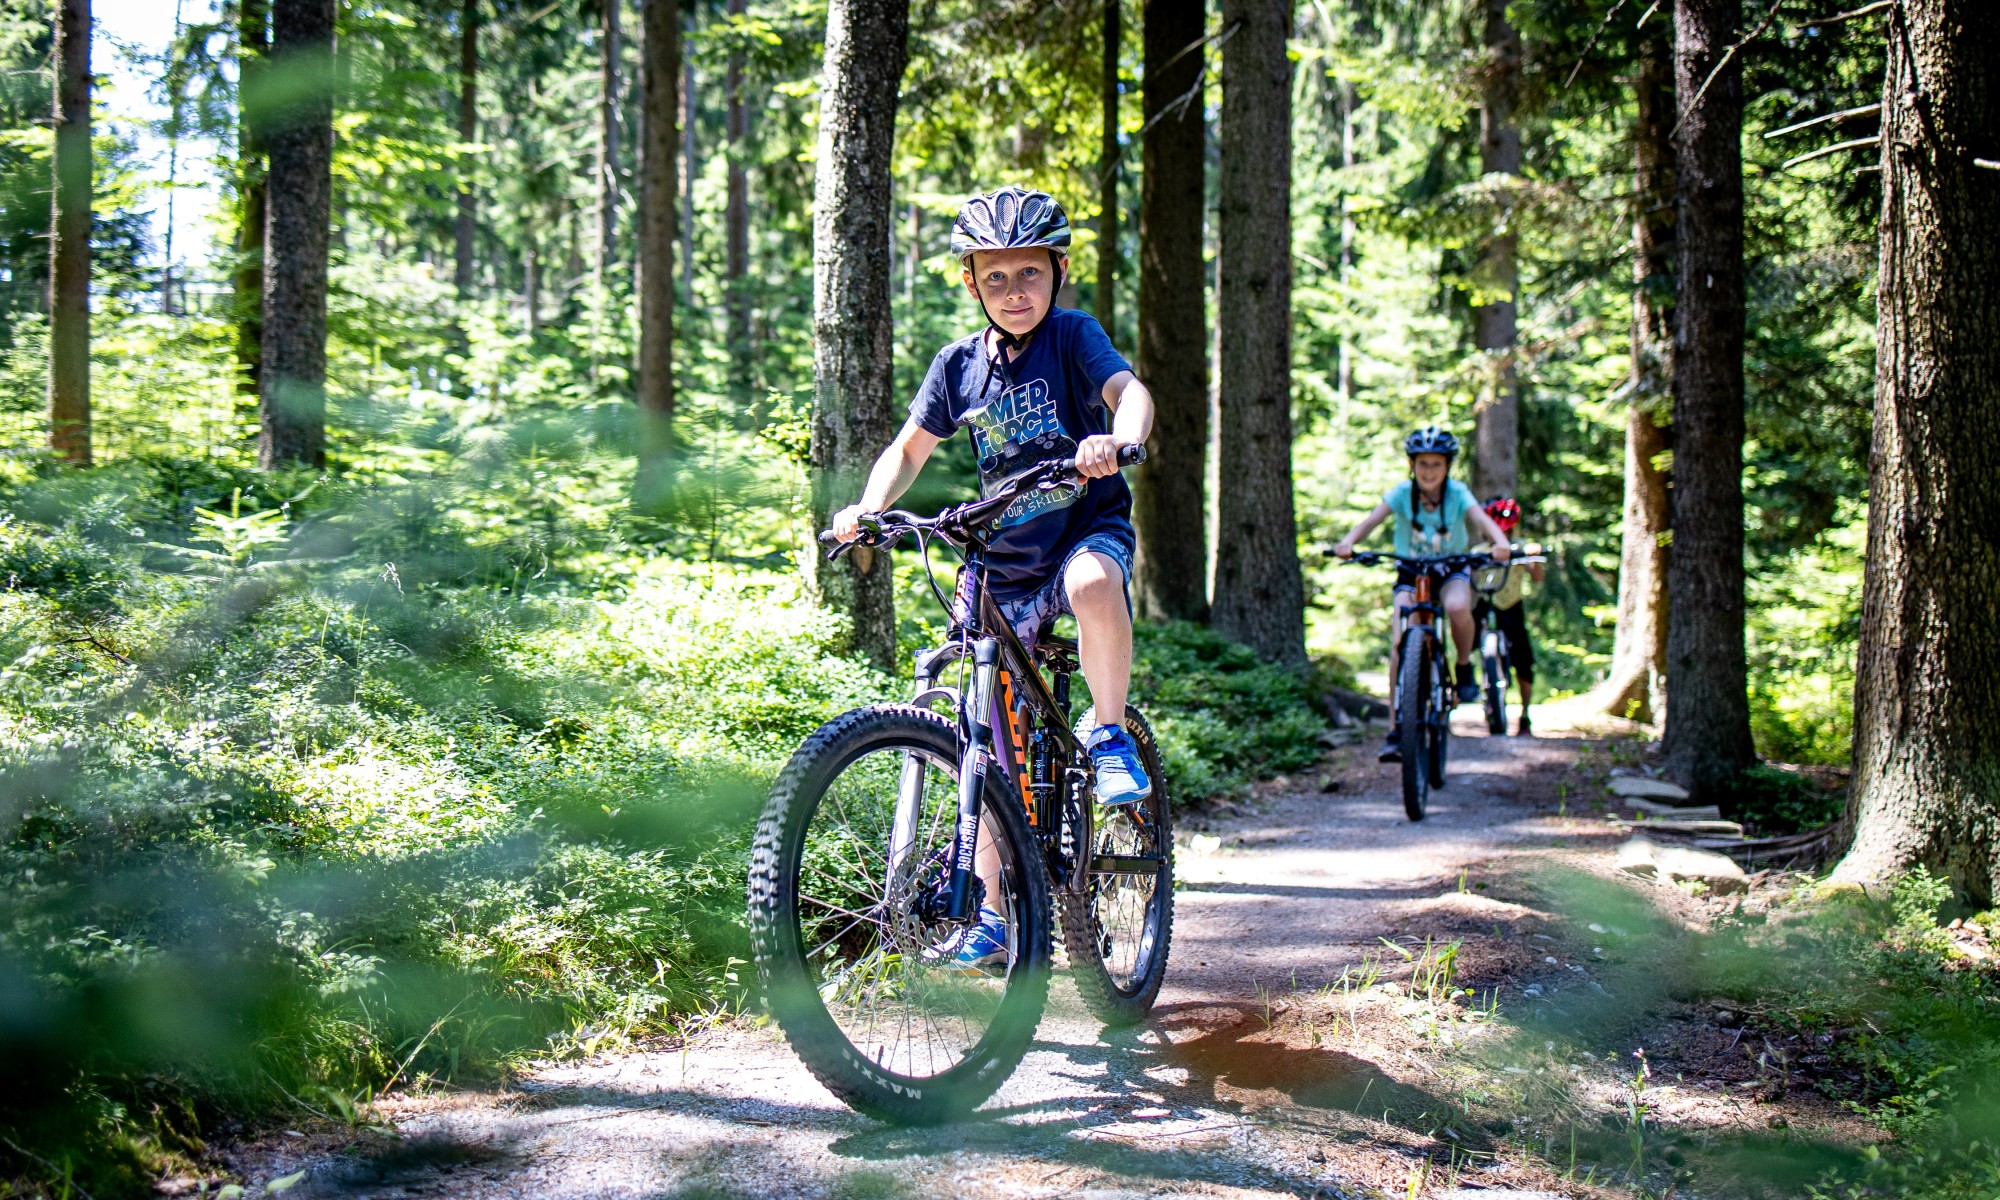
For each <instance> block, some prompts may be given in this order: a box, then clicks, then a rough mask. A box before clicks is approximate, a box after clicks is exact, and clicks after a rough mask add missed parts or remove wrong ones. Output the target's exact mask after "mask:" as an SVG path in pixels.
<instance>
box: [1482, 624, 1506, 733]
mask: <svg viewBox="0 0 2000 1200" xmlns="http://www.w3.org/2000/svg"><path fill="white" fill-rule="evenodd" d="M1479 664H1480V666H1481V668H1483V671H1484V674H1485V677H1486V687H1485V689H1484V690H1485V693H1486V732H1488V733H1490V734H1492V735H1493V736H1494V737H1499V736H1501V735H1502V734H1504V733H1506V732H1507V677H1506V675H1505V674H1503V673H1502V672H1501V669H1500V633H1499V631H1498V630H1494V629H1489V630H1487V631H1486V635H1485V636H1484V637H1483V638H1481V639H1480V652H1479Z"/></svg>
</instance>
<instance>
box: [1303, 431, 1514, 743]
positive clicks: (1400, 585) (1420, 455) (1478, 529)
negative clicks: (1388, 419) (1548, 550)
mask: <svg viewBox="0 0 2000 1200" xmlns="http://www.w3.org/2000/svg"><path fill="white" fill-rule="evenodd" d="M1403 452H1404V453H1405V454H1406V455H1408V457H1409V460H1410V477H1409V478H1408V479H1406V480H1404V481H1403V482H1402V483H1399V484H1397V485H1396V486H1395V487H1393V488H1390V489H1389V491H1388V492H1387V493H1386V494H1384V495H1383V497H1382V502H1381V503H1380V504H1377V505H1376V506H1375V507H1374V508H1373V509H1372V510H1371V511H1370V512H1369V513H1368V515H1367V516H1365V517H1363V518H1361V521H1360V523H1359V524H1357V525H1355V527H1354V528H1353V529H1350V530H1348V532H1347V536H1346V537H1343V538H1341V539H1340V542H1339V543H1338V544H1337V545H1335V546H1334V548H1333V553H1334V556H1335V557H1337V558H1352V557H1354V547H1355V544H1356V543H1357V542H1359V541H1361V540H1362V539H1363V538H1366V537H1367V536H1368V535H1369V534H1370V533H1373V532H1374V531H1375V527H1376V526H1378V525H1380V524H1381V523H1382V522H1383V521H1385V520H1387V519H1388V518H1389V517H1391V516H1394V517H1395V518H1396V553H1397V554H1398V555H1401V556H1403V557H1406V558H1415V557H1426V558H1427V557H1432V556H1440V555H1447V554H1464V553H1466V551H1467V550H1469V549H1470V548H1471V545H1472V535H1473V534H1474V533H1477V534H1478V535H1479V536H1480V537H1481V538H1483V539H1484V540H1486V541H1487V542H1489V543H1491V544H1492V546H1493V557H1494V558H1495V559H1496V560H1498V561H1500V562H1505V561H1507V557H1508V544H1507V535H1506V534H1504V533H1503V532H1501V530H1500V527H1499V526H1498V525H1496V524H1494V522H1493V518H1492V517H1490V516H1488V515H1487V514H1486V512H1485V510H1484V509H1482V508H1480V507H1479V502H1478V501H1477V500H1476V499H1474V498H1473V495H1472V489H1471V488H1468V487H1466V486H1465V485H1464V484H1463V483H1460V482H1459V481H1458V480H1456V479H1453V478H1451V477H1450V476H1451V464H1452V460H1453V459H1455V458H1457V457H1458V439H1457V438H1456V437H1454V436H1452V435H1451V434H1450V433H1449V432H1447V431H1445V430H1442V429H1439V428H1438V427H1437V426H1436V425H1426V426H1425V427H1424V428H1422V429H1419V430H1417V431H1416V432H1415V433H1412V434H1411V435H1410V436H1408V437H1406V438H1404V439H1403ZM1438 594H1439V601H1440V603H1441V604H1442V605H1443V607H1444V611H1445V614H1446V616H1447V617H1448V618H1449V619H1450V621H1451V644H1452V649H1453V650H1454V651H1455V652H1456V655H1457V671H1456V675H1455V679H1456V681H1457V685H1458V686H1457V696H1458V701H1459V703H1461V704H1470V703H1472V702H1474V701H1476V700H1478V699H1479V685H1478V683H1477V682H1476V681H1475V680H1474V678H1473V673H1472V651H1473V649H1474V647H1476V646H1477V645H1478V631H1477V628H1476V627H1475V626H1474V624H1473V620H1472V580H1471V577H1470V573H1469V571H1468V570H1467V569H1466V568H1463V567H1461V568H1459V569H1457V570H1454V571H1452V572H1450V573H1449V574H1448V575H1446V576H1445V577H1444V582H1443V586H1442V587H1441V588H1440V589H1439V592H1438ZM1415 596H1416V575H1415V573H1414V569H1413V568H1410V567H1399V568H1397V571H1396V591H1395V598H1396V618H1397V620H1396V626H1397V629H1398V630H1400V629H1401V628H1402V625H1403V621H1404V618H1405V617H1407V615H1408V610H1409V607H1410V605H1411V604H1413V603H1414V602H1415ZM1401 653H1402V651H1401V647H1400V645H1397V644H1395V643H1392V644H1391V645H1390V648H1389V678H1391V679H1394V678H1396V677H1397V670H1398V668H1399V667H1400V666H1401V663H1400V661H1399V660H1400V657H1401ZM1401 756H1402V730H1401V728H1400V727H1397V726H1391V727H1390V729H1389V737H1388V740H1387V741H1386V742H1384V743H1383V746H1382V753H1381V756H1380V757H1381V760H1382V761H1383V762H1396V761H1398V760H1399V759H1400V758H1401Z"/></svg>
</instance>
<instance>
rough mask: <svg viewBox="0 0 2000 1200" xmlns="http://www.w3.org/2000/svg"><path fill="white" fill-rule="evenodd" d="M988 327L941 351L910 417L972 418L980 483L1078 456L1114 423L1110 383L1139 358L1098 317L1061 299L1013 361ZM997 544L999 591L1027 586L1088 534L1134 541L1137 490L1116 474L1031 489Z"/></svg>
mask: <svg viewBox="0 0 2000 1200" xmlns="http://www.w3.org/2000/svg"><path fill="white" fill-rule="evenodd" d="M985 340H986V333H985V331H984V330H981V331H980V332H979V333H976V334H974V335H973V336H971V337H968V338H961V339H960V340H958V341H956V342H953V343H952V344H951V345H949V346H946V347H945V348H944V349H942V350H940V351H938V356H937V357H936V358H935V359H932V360H931V369H930V370H929V372H927V373H926V374H925V375H924V383H923V386H922V387H920V388H918V389H917V397H916V399H915V400H913V401H911V402H910V416H911V417H912V418H914V419H915V420H916V422H917V424H918V425H920V426H922V427H923V428H924V429H925V431H927V432H929V433H931V434H933V435H935V436H937V437H940V438H948V437H950V436H951V435H952V434H953V433H955V432H957V430H958V429H959V427H960V426H970V427H971V430H972V445H973V449H974V450H975V451H976V452H977V453H978V455H979V492H980V495H982V496H990V495H992V494H993V493H994V492H996V491H998V490H999V489H1000V488H1001V487H1002V486H1003V485H1005V484H1006V483H1007V481H1009V480H1011V479H1013V478H1015V477H1017V476H1018V475H1020V474H1021V473H1022V472H1023V471H1026V470H1029V469H1031V468H1033V467H1035V466H1037V465H1039V464H1041V463H1044V462H1047V461H1049V460H1050V459H1055V458H1075V457H1076V447H1077V443H1078V442H1081V441H1082V440H1083V439H1084V438H1086V437H1090V436H1092V435H1094V434H1100V433H1109V432H1111V412H1110V409H1108V408H1107V407H1105V404H1104V383H1105V381H1106V380H1108V379H1110V378H1111V377H1112V376H1113V375H1116V374H1117V373H1118V372H1120V371H1128V370H1130V369H1131V367H1130V366H1129V365H1128V364H1127V363H1126V361H1125V359H1124V358H1123V356H1121V355H1120V354H1119V353H1118V351H1117V350H1115V349H1114V348H1112V345H1111V339H1110V338H1108V337H1106V336H1105V334H1104V327H1103V326H1101V325H1099V324H1098V323H1097V318H1095V317H1092V316H1090V315H1089V314H1088V313H1082V312H1078V311H1076V310H1075V309H1068V308H1058V309H1056V310H1055V311H1053V312H1051V313H1050V314H1049V319H1048V320H1047V321H1046V322H1044V323H1043V325H1042V328H1041V329H1040V331H1039V332H1037V333H1036V334H1035V336H1034V340H1032V341H1030V342H1029V343H1028V348H1027V349H1026V350H1024V351H1022V352H1021V354H1020V356H1019V357H1017V358H1016V359H1015V360H1014V361H1013V363H1012V364H1010V365H1006V366H1003V365H1001V364H1000V363H998V362H996V361H994V360H993V359H992V357H991V356H989V355H988V354H987V353H986V346H985ZM1000 526H1001V528H1000V531H999V533H997V534H995V535H994V538H993V541H992V542H991V543H990V544H989V547H988V550H987V555H986V564H987V574H988V579H989V581H990V585H991V588H992V591H993V595H994V598H995V599H1001V600H1011V599H1015V598H1018V597H1021V596H1025V595H1028V594H1030V593H1032V592H1034V591H1035V590H1037V589H1038V588H1040V587H1041V586H1042V585H1043V584H1045V583H1047V582H1048V581H1049V580H1050V579H1051V578H1053V577H1054V576H1055V573H1056V572H1057V571H1059V570H1061V569H1062V565H1063V561H1064V560H1065V559H1067V558H1068V557H1069V554H1070V551H1071V550H1073V549H1074V548H1075V547H1076V544H1077V542H1079V541H1081V540H1082V539H1083V538H1084V536H1085V535H1087V534H1093V533H1112V534H1114V535H1117V534H1122V535H1123V536H1124V539H1125V541H1126V543H1127V544H1128V545H1129V544H1130V543H1131V541H1132V491H1131V489H1130V488H1128V487H1126V486H1125V480H1124V479H1123V478H1121V477H1119V476H1117V475H1107V476H1105V477H1104V478H1102V479H1093V480H1091V481H1090V483H1089V485H1088V486H1087V487H1086V488H1085V489H1084V490H1083V492H1082V493H1081V494H1079V493H1076V492H1072V491H1069V490H1068V489H1062V488H1059V489H1056V490H1053V491H1047V492H1044V491H1030V492H1028V493H1027V494H1026V495H1024V496H1022V497H1021V498H1020V499H1018V500H1016V501H1015V502H1014V503H1013V504H1012V505H1011V506H1009V507H1008V509H1007V511H1006V512H1005V513H1003V514H1001V517H1000Z"/></svg>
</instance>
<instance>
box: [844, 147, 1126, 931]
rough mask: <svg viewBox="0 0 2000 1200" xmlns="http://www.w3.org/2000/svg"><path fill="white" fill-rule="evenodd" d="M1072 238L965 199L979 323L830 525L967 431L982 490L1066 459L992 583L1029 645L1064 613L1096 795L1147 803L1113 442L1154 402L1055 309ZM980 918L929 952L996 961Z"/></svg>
mask: <svg viewBox="0 0 2000 1200" xmlns="http://www.w3.org/2000/svg"><path fill="white" fill-rule="evenodd" d="M1069 241H1070V231H1069V217H1068V215H1067V214H1066V213H1064V211H1063V208H1062V206H1061V205H1060V204H1058V203H1056V201H1055V200H1054V198H1052V197H1051V196H1049V195H1048V194H1047V193H1045V192H1038V191H1033V190H1029V189H1025V188H1019V187H1003V188H1000V189H999V190H997V191H994V192H990V193H987V194H985V195H979V196H974V197H972V198H971V199H969V200H967V201H966V202H965V203H964V205H962V206H961V207H960V209H959V212H958V217H957V219H956V220H954V221H953V222H952V227H951V250H952V254H953V255H954V256H956V257H957V258H958V260H959V263H960V264H961V267H962V272H961V275H960V278H961V281H962V282H963V284H964V286H965V289H966V291H967V292H969V293H970V294H971V295H972V298H973V299H974V300H976V301H978V302H979V307H980V311H981V312H982V313H983V314H984V315H985V317H986V322H987V324H986V328H985V329H982V330H980V331H979V332H978V333H976V334H973V335H972V336H970V337H965V338H961V339H959V340H958V341H955V342H953V343H951V344H950V345H948V346H946V347H945V348H944V349H942V350H940V351H938V354H937V357H936V358H934V359H933V360H932V361H931V365H930V370H929V372H928V373H926V375H925V376H924V382H923V385H922V386H921V387H920V388H919V389H918V391H917V395H916V398H915V399H914V400H913V401H912V402H911V404H910V416H909V420H908V421H907V422H905V423H904V425H903V428H902V430H901V431H900V432H899V433H897V435H896V437H895V440H894V441H892V442H890V443H889V446H888V447H887V448H886V449H885V450H883V451H882V454H881V457H879V458H878V459H876V461H875V465H874V468H873V469H872V470H871V471H870V472H869V476H868V482H867V485H866V486H865V487H864V488H863V489H862V493H861V498H860V499H859V500H858V501H857V502H856V503H854V504H852V505H849V506H848V507H846V508H844V509H842V510H840V511H839V512H838V513H835V514H834V517H833V532H834V534H835V536H837V537H838V538H840V540H842V541H852V540H854V538H855V537H856V536H858V534H859V531H860V524H859V520H860V518H861V517H862V516H863V515H864V514H868V513H877V512H881V511H883V510H884V509H887V508H888V507H889V506H890V505H892V504H894V503H895V501H896V499H897V497H899V496H901V495H902V494H903V492H904V490H905V489H907V488H908V487H909V486H910V484H911V483H912V482H914V481H915V480H916V478H917V474H918V472H920V471H921V470H922V469H923V466H924V463H925V462H926V461H927V460H928V459H929V458H930V456H931V452H932V451H933V450H935V449H936V448H937V446H938V444H939V443H940V442H942V441H943V440H944V439H945V438H948V437H950V436H951V435H952V434H953V433H955V432H956V431H957V430H958V429H960V428H962V427H969V428H970V430H971V436H972V440H973V446H974V449H975V450H976V451H977V453H978V456H979V484H980V492H981V494H982V495H992V494H994V493H996V492H998V491H1000V490H1001V489H1002V488H1004V487H1005V486H1006V485H1007V484H1008V483H1009V481H1011V480H1014V479H1017V478H1019V477H1020V476H1021V475H1023V474H1024V473H1026V472H1029V471H1032V470H1034V469H1036V468H1037V467H1038V466H1040V465H1041V464H1043V463H1046V462H1049V461H1052V460H1055V459H1069V460H1074V462H1075V464H1076V470H1077V473H1078V474H1079V475H1082V476H1083V477H1084V480H1085V486H1084V487H1083V488H1082V489H1080V490H1071V489H1057V490H1052V491H1042V490H1036V491H1030V492H1028V493H1027V494H1025V495H1024V496H1022V497H1021V499H1019V500H1017V501H1016V502H1015V503H1014V504H1013V505H1012V506H1011V507H1010V508H1009V509H1008V510H1007V511H1006V512H1005V513H1004V514H1003V515H1002V517H1001V518H1000V522H999V523H1000V527H1001V528H1000V531H999V532H998V533H997V534H996V535H995V536H994V537H993V538H992V540H991V541H990V543H989V544H988V547H987V553H986V561H987V569H988V574H987V588H988V593H989V594H990V595H991V596H992V597H993V599H994V601H995V603H996V606H997V607H998V608H999V610H1000V613H1001V616H1002V617H1003V618H1004V619H1005V620H1006V621H1007V623H1008V624H1009V625H1010V626H1012V627H1013V628H1014V630H1015V632H1016V633H1017V634H1018V635H1019V636H1020V638H1021V639H1022V641H1023V642H1026V643H1030V644H1032V643H1033V641H1034V640H1036V639H1037V638H1038V637H1039V636H1040V635H1041V634H1042V633H1043V631H1045V630H1046V628H1047V627H1048V626H1049V625H1050V624H1052V623H1053V622H1054V621H1055V619H1056V617H1058V616H1060V615H1061V614H1062V613H1065V612H1067V613H1070V614H1072V615H1074V616H1075V617H1076V623H1077V633H1078V638H1077V641H1078V657H1079V658H1080V659H1081V660H1082V667H1083V675H1084V679H1085V680H1086V681H1087V682H1088V683H1089V685H1090V694H1091V697H1092V699H1093V701H1094V704H1095V708H1096V712H1097V713H1098V714H1099V723H1098V724H1097V725H1096V726H1095V727H1094V728H1093V729H1091V731H1090V733H1089V736H1088V737H1087V739H1086V740H1085V744H1086V746H1087V747H1088V749H1089V751H1090V758H1091V765H1092V768H1093V770H1094V774H1095V788H1096V795H1097V798H1098V800H1099V801H1100V802H1101V803H1103V804H1105V805H1107V806H1113V807H1116V806H1122V805H1130V804H1135V803H1137V802H1139V801H1140V800H1143V799H1145V798H1146V797H1147V796H1149V795H1151V793H1152V786H1153V785H1152V781H1151V780H1150V779H1148V778H1147V776H1146V772H1145V769H1144V768H1143V767H1142V766H1141V765H1140V763H1139V756H1138V752H1137V749H1136V748H1135V747H1134V746H1133V744H1132V741H1131V738H1130V737H1129V736H1128V735H1127V734H1126V731H1125V729H1124V726H1123V725H1122V724H1120V723H1119V716H1120V715H1121V714H1123V713H1124V712H1125V697H1126V692H1127V690H1128V688H1129V686H1130V681H1131V672H1132V609H1131V592H1130V582H1129V581H1130V577H1131V567H1132V555H1133V548H1134V545H1135V539H1134V536H1133V531H1132V521H1131V512H1132V493H1131V490H1130V489H1129V488H1127V487H1126V486H1125V481H1124V480H1123V479H1122V478H1120V477H1119V474H1118V451H1119V449H1120V448H1121V447H1125V446H1138V445H1143V444H1144V443H1145V441H1146V438H1147V436H1148V435H1149V434H1150V433H1151V432H1152V426H1153V397H1152V394H1151V393H1150V392H1148V391H1147V390H1146V387H1145V385H1144V384H1142V383H1140V382H1139V381H1138V379H1136V378H1135V377H1134V376H1133V374H1132V369H1131V366H1130V365H1129V364H1128V363H1127V362H1126V361H1125V359H1124V358H1123V357H1122V356H1121V355H1120V354H1119V353H1118V351H1117V350H1116V349H1114V348H1113V347H1112V345H1111V339H1110V338H1109V337H1107V336H1106V335H1105V332H1104V329H1103V327H1102V326H1100V325H1099V324H1098V323H1097V321H1096V319H1095V318H1093V317H1091V316H1089V315H1088V314H1086V313H1082V312H1078V311H1075V310H1073V309H1064V308H1058V307H1056V304H1055V297H1056V293H1057V291H1058V290H1059V289H1060V288H1061V287H1062V281H1063V278H1064V276H1065V274H1066V273H1067V272H1068V270H1069V258H1068V256H1067V255H1066V254H1064V253H1063V250H1064V248H1065V247H1067V246H1068V245H1069ZM964 617H965V614H963V613H960V614H959V619H960V620H963V619H964ZM1107 715H1108V716H1109V717H1110V718H1111V719H1110V720H1104V717H1105V716H1107ZM989 853H990V850H989V848H988V847H986V846H985V845H983V844H982V846H981V851H980V857H981V859H982V863H981V869H980V873H981V875H982V876H985V875H988V874H990V873H991V871H990V868H989V866H988V864H987V863H986V862H985V861H984V860H985V859H986V858H987V857H988V855H989ZM980 916H981V920H980V923H979V924H978V925H977V926H975V927H974V929H973V930H971V931H970V932H969V934H968V935H967V936H965V937H963V938H962V939H960V944H958V945H957V946H956V947H955V948H946V947H939V950H940V951H941V952H952V953H955V956H956V958H957V960H958V961H959V962H960V963H961V964H964V965H966V966H979V965H983V964H984V963H986V962H988V961H991V960H996V959H999V958H1002V957H1004V955H1005V927H1004V925H1003V924H1002V923H1001V919H1000V917H999V915H998V914H997V913H994V912H992V911H991V910H982V912H981V914H980Z"/></svg>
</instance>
